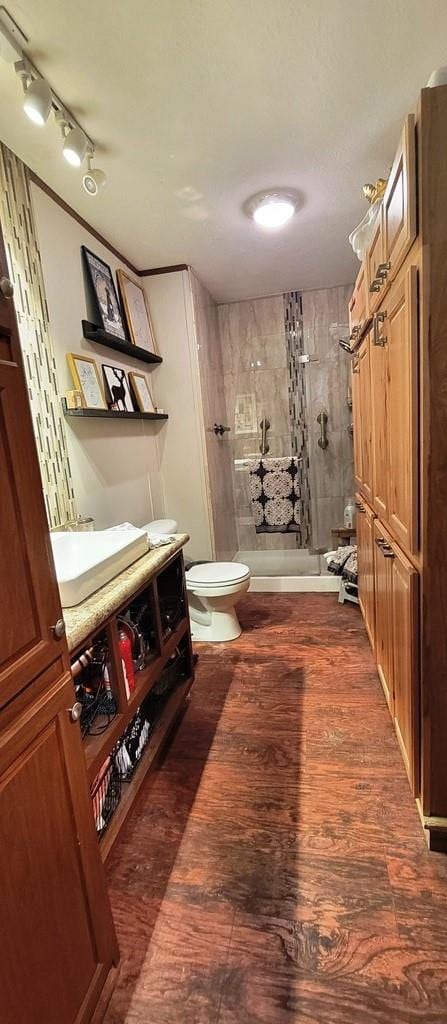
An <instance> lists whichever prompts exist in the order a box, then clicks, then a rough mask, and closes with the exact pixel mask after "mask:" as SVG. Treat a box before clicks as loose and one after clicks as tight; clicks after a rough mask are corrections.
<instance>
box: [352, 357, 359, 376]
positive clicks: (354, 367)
mask: <svg viewBox="0 0 447 1024" xmlns="http://www.w3.org/2000/svg"><path fill="white" fill-rule="evenodd" d="M352 372H353V373H360V366H359V361H358V359H357V360H356V362H355V363H353V364H352Z"/></svg>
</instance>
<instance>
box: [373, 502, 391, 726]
mask: <svg viewBox="0 0 447 1024" xmlns="http://www.w3.org/2000/svg"><path fill="white" fill-rule="evenodd" d="M373 529H374V608H375V639H376V662H377V671H378V673H379V679H380V682H381V684H382V688H383V692H384V694H385V698H386V702H387V704H388V707H389V709H390V712H391V714H392V715H393V717H394V683H393V560H392V558H390V557H389V548H388V544H387V539H386V537H385V535H384V533H383V531H382V529H381V527H380V526H379V524H378V523H377V520H376V521H375V522H374V528H373Z"/></svg>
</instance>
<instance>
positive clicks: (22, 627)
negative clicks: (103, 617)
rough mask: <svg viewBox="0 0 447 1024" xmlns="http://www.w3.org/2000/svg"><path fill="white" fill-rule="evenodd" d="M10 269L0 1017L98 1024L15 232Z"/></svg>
mask: <svg viewBox="0 0 447 1024" xmlns="http://www.w3.org/2000/svg"><path fill="white" fill-rule="evenodd" d="M0 278H1V279H2V282H1V283H2V289H1V292H0V410H1V415H0V493H1V501H0V531H1V546H0V581H1V589H0V602H1V604H0V607H1V617H2V629H1V640H0V645H1V646H0V652H1V653H0V822H1V826H0V827H1V833H2V842H1V844H0V876H1V879H2V899H1V901H0V933H1V935H2V940H3V941H2V957H1V968H0V1005H1V1012H0V1016H1V1020H2V1024H31V1022H34V1021H36V1022H37V1021H45V1024H88V1022H89V1021H90V1020H91V1019H92V1015H93V1011H94V1008H95V1005H96V1003H97V1000H98V998H99V994H100V992H101V989H102V988H103V986H104V983H105V981H106V978H107V976H108V974H109V971H110V969H111V967H112V963H113V962H116V961H117V958H118V949H117V944H116V937H115V931H114V926H113V921H112V916H111V911H110V905H109V901H108V897H107V894H106V890H105V883H104V877H103V868H102V863H101V857H100V852H99V849H98V844H97V841H96V835H95V830H94V823H93V816H92V806H91V800H90V794H89V790H88V784H87V777H86V773H85V765H84V756H83V751H82V745H81V737H80V730H79V722H78V721H76V714H75V712H74V710H73V705H74V703H75V696H74V688H73V682H72V679H71V675H70V672H69V660H68V649H67V644H66V640H65V637H64V634H63V620H62V611H61V607H60V601H59V591H58V587H57V582H56V576H55V572H54V566H53V561H52V556H51V546H50V539H49V533H48V526H47V521H46V515H45V509H44V502H43V495H42V486H41V480H40V471H39V465H38V460H37V453H36V447H35V442H34V434H33V429H32V422H31V415H30V410H29V405H28V395H27V388H26V382H25V377H24V373H23V366H22V357H21V350H20V343H19V337H18V331H17V324H16V318H15V312H14V303H13V297H12V295H9V297H6V295H7V294H8V291H11V288H10V282H9V280H8V268H7V264H6V259H5V251H4V246H3V242H2V241H1V233H0ZM5 293H6V295H5ZM57 624H58V625H57Z"/></svg>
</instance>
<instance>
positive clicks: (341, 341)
mask: <svg viewBox="0 0 447 1024" xmlns="http://www.w3.org/2000/svg"><path fill="white" fill-rule="evenodd" d="M338 344H339V345H340V348H342V349H343V351H344V352H349V355H351V346H350V344H349V341H345V339H344V338H339V339H338Z"/></svg>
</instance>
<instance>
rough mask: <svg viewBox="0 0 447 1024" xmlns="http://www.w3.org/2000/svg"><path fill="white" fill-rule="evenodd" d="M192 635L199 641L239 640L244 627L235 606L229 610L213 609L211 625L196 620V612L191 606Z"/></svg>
mask: <svg viewBox="0 0 447 1024" xmlns="http://www.w3.org/2000/svg"><path fill="white" fill-rule="evenodd" d="M190 620H191V636H192V639H193V641H194V642H197V643H201V642H204V643H209V644H215V643H225V642H228V641H229V640H237V638H238V636H240V635H241V633H242V629H241V626H240V623H239V619H238V617H237V615H236V612H235V610H234V608H230V609H229V610H228V611H213V612H212V614H211V621H210V623H209V625H203V624H202V623H201V622H194V612H193V610H192V609H191V608H190Z"/></svg>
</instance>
